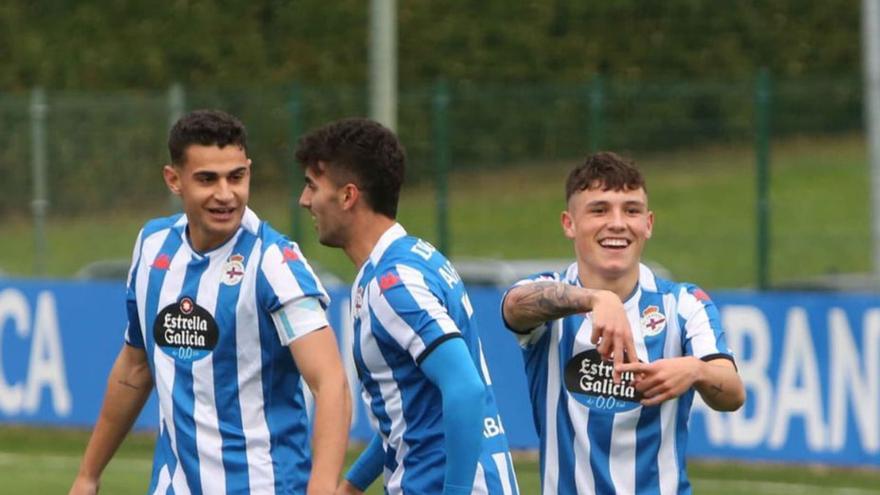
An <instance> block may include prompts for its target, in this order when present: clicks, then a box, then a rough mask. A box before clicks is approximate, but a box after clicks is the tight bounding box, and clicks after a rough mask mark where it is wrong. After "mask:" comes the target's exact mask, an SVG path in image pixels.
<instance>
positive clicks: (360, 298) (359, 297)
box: [354, 287, 364, 315]
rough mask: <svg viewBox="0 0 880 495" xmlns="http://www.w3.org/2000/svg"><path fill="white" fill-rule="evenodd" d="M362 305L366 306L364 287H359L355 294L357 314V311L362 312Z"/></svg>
mask: <svg viewBox="0 0 880 495" xmlns="http://www.w3.org/2000/svg"><path fill="white" fill-rule="evenodd" d="M362 307H364V288H363V287H358V288H357V292H356V293H355V295H354V311H355V315H357V313H360V311H361V308H362Z"/></svg>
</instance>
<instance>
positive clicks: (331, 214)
mask: <svg viewBox="0 0 880 495" xmlns="http://www.w3.org/2000/svg"><path fill="white" fill-rule="evenodd" d="M352 187H354V186H353V185H352V184H346V185H343V186H338V185H336V183H335V182H334V181H333V180H332V179H331V178H330V174H329V173H327V167H326V166H325V165H324V164H323V162H319V163H318V165H315V166H311V167H305V186H304V187H303V191H302V194H301V195H300V197H299V205H300V206H302V207H303V208H305V209H307V210H309V213H311V215H312V220H313V221H314V223H315V230H316V231H317V233H318V242H320V243H321V244H323V245H325V246H329V247H345V245H346V240H347V236H346V231H347V226H346V222H345V220H344V219H345V215H346V202H347V200H348V198H347V197H346V193H348V194H349V195H350V194H351V193H352V191H350V190H347V189H351V188H352Z"/></svg>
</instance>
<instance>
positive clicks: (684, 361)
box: [622, 286, 745, 411]
mask: <svg viewBox="0 0 880 495" xmlns="http://www.w3.org/2000/svg"><path fill="white" fill-rule="evenodd" d="M677 316H678V317H679V318H681V319H683V320H684V322H685V323H684V328H683V329H682V330H683V332H684V335H685V339H686V341H687V345H686V346H685V349H684V351H685V353H686V354H690V355H687V356H682V357H678V358H670V359H659V360H657V361H654V362H652V363H631V364H628V365H625V366H623V367H622V370H623V371H632V372H634V373H635V374H636V389H637V390H639V391H640V392H642V394H643V396H644V400H643V401H642V404H644V405H648V406H653V405H657V404H660V403H662V402H663V401H666V400H670V399H674V398H676V397H678V396H680V395H681V394H683V393H685V392H687V391H688V390H689V389H690V388H691V387H693V388H694V389H696V391H697V392H699V394H700V396H701V397H702V398H703V401H704V402H706V404H707V405H708V406H709V407H711V408H712V409H715V410H718V411H735V410H737V409H739V408H740V406H742V404H743V402H745V388H744V387H743V383H742V380H741V379H740V377H739V374H738V373H737V371H736V366H735V365H734V362H733V356H732V355H731V353H730V351H729V350H728V348H727V344H726V343H725V342H724V331H723V330H722V328H721V318H720V315H719V314H718V308H717V307H716V306H715V303H713V302H712V300H711V299H709V296H708V295H707V294H706V293H705V292H703V290H702V289H699V288H698V287H695V286H687V287H685V288H684V289H682V292H681V293H680V295H679V303H678V315H677Z"/></svg>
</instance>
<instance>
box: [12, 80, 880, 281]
mask: <svg viewBox="0 0 880 495" xmlns="http://www.w3.org/2000/svg"><path fill="white" fill-rule="evenodd" d="M762 81H763V82H762ZM762 92H764V94H766V95H769V97H767V98H764V99H762V98H761V97H760V95H761V94H762ZM861 101H862V99H861V83H860V81H858V80H853V79H823V80H793V81H781V80H780V81H774V80H771V79H769V78H766V79H761V78H760V77H755V78H754V79H751V80H741V81H684V82H683V81H666V82H662V81H658V82H651V83H637V82H623V81H613V80H608V79H604V78H597V79H595V80H592V81H586V82H584V83H582V84H480V83H473V82H454V81H450V82H446V81H439V82H437V83H435V84H432V85H426V86H423V87H414V88H406V89H405V90H403V91H402V92H401V94H400V96H399V118H398V122H399V130H398V133H399V135H400V137H401V140H402V141H403V142H404V143H405V145H406V147H407V152H408V155H409V163H410V169H409V170H408V181H409V182H411V183H415V184H421V185H422V186H424V187H426V188H428V189H430V188H431V187H435V188H436V190H437V192H436V194H435V197H434V198H433V202H434V204H436V205H438V208H440V209H441V210H443V211H441V212H440V213H439V214H438V215H437V216H436V217H434V218H433V219H432V220H426V225H425V226H422V227H421V230H422V231H425V230H432V231H433V232H434V233H435V235H434V238H433V240H434V241H435V242H436V243H437V244H439V245H440V246H441V247H442V248H445V249H447V250H451V251H453V252H455V253H456V254H462V255H468V254H470V253H468V252H467V251H468V250H467V247H466V246H467V245H466V243H465V244H462V243H460V242H458V241H457V240H460V239H461V237H459V235H460V234H459V233H458V232H459V228H458V227H457V225H456V220H455V216H453V217H452V218H451V219H450V216H449V215H447V213H446V211H445V208H446V205H447V204H448V203H447V201H446V196H447V195H448V194H449V192H448V190H447V185H446V181H447V177H446V176H447V174H455V173H456V172H467V173H472V172H474V171H487V170H488V171H491V170H492V169H498V170H502V169H505V168H507V167H511V166H527V167H528V166H532V167H540V166H542V164H548V163H559V162H566V163H569V164H574V163H577V162H578V161H579V160H580V159H581V158H582V157H583V156H584V155H585V154H586V153H587V152H589V151H592V150H597V149H613V150H624V151H626V152H628V153H629V154H632V155H636V156H642V155H650V154H653V153H674V152H677V151H681V150H694V149H701V148H711V147H717V146H732V147H739V148H741V149H746V150H753V152H754V153H755V155H753V156H755V158H754V159H753V160H750V162H751V163H750V167H752V169H751V170H748V171H743V173H748V174H750V175H751V174H755V171H754V168H753V167H754V164H755V163H758V164H760V163H762V159H761V158H762V157H761V156H760V155H761V153H764V154H768V153H771V152H770V151H769V150H772V146H771V147H769V148H768V150H765V151H762V150H761V146H759V145H758V144H757V143H760V142H761V139H764V140H766V141H767V142H769V141H770V139H771V137H772V140H773V142H774V143H775V142H781V141H784V140H785V139H786V138H787V137H791V136H800V135H809V136H829V135H860V133H861V130H862V127H863V125H862V112H861ZM195 108H222V109H224V110H226V111H228V112H230V113H233V114H235V115H237V116H239V117H240V118H241V119H242V120H243V121H244V122H245V123H246V125H247V127H248V130H249V147H250V155H251V156H252V157H253V158H254V163H255V166H254V182H255V184H258V185H259V187H261V188H267V189H273V188H274V189H276V190H279V191H281V194H283V195H288V196H289V195H290V191H296V189H297V183H298V180H299V179H298V177H299V175H300V173H299V171H298V169H296V167H295V166H294V165H295V164H294V162H293V158H292V149H293V146H294V143H295V140H296V138H297V137H298V136H299V135H301V134H302V133H303V132H304V131H306V130H308V129H310V128H313V127H316V126H318V125H321V124H323V123H325V122H327V121H330V120H333V119H337V118H341V117H345V116H352V115H364V114H365V113H366V109H367V101H366V91H365V90H364V89H363V88H354V87H323V86H322V87H311V86H303V85H296V84H291V85H288V86H284V87H249V88H225V89H223V88H179V87H172V88H169V90H167V91H154V92H148V91H138V92H112V93H109V92H101V93H97V92H69V91H52V90H47V91H46V92H45V113H44V114H42V117H41V114H40V111H39V109H37V108H36V107H35V106H34V101H33V95H31V94H3V95H0V126H2V128H3V130H4V132H2V133H0V170H2V176H3V180H2V182H0V192H2V193H0V215H3V217H5V218H12V217H14V218H28V216H29V215H32V214H33V213H34V212H35V209H34V206H33V205H34V200H35V199H38V198H35V197H34V195H35V186H34V177H35V174H34V170H35V163H34V162H35V156H34V155H35V151H34V149H35V146H43V147H44V148H45V149H44V150H43V153H44V155H45V161H46V164H45V165H46V170H47V174H46V177H47V183H46V190H47V195H48V196H47V199H48V205H49V207H48V211H49V215H50V216H51V217H52V218H58V219H63V218H65V217H75V216H91V217H93V218H95V219H100V218H101V217H102V215H104V214H105V213H106V212H108V211H114V210H119V209H123V210H124V209H135V210H136V209H143V208H148V207H151V206H154V205H155V204H157V203H161V202H164V201H167V198H168V193H167V191H166V190H165V188H164V185H163V184H162V181H161V170H160V165H161V164H163V163H165V162H167V151H166V147H165V143H166V139H167V130H168V128H169V126H170V124H171V122H173V121H174V119H175V118H176V117H177V116H179V115H180V114H182V113H183V112H184V111H186V110H190V109H195ZM761 115H766V118H767V119H769V121H768V122H764V123H763V124H764V125H762V123H761V122H760V119H761ZM37 128H41V129H42V132H43V134H44V136H45V137H44V138H43V141H44V144H40V143H37V142H36V141H35V139H36V137H35V129H37ZM761 132H763V133H764V134H765V135H763V136H762V135H760V134H759V133H761ZM763 158H764V159H765V160H764V162H765V163H772V161H771V160H769V156H765V157H763ZM771 171H772V167H771ZM865 173H867V172H865ZM770 177H772V174H771V175H770ZM771 181H772V179H771ZM561 188H562V185H561V184H558V189H559V190H560V191H561ZM755 188H756V190H759V189H760V186H757V185H756V186H755ZM751 193H752V194H757V193H756V192H755V191H752V192H751ZM770 194H771V196H772V194H773V189H772V187H771V189H770ZM294 195H295V193H294ZM755 199H756V198H754V197H752V198H750V199H749V201H750V202H752V203H754V202H755ZM291 203H292V202H291ZM748 206H749V208H750V211H749V212H748V213H744V215H748V216H750V218H754V217H751V215H753V214H754V213H753V210H751V208H752V205H751V204H750V205H748ZM484 207H485V208H486V209H487V210H488V209H492V207H493V206H492V201H491V200H489V198H487V201H486V203H485V206H484ZM451 208H455V205H452V206H451ZM295 211H296V208H294V207H293V206H292V205H291V207H290V208H289V214H290V216H295V215H297V213H296V212H295ZM775 220H777V221H778V220H780V219H775ZM783 220H784V219H783ZM776 223H777V222H771V223H770V232H771V234H770V236H769V237H768V238H767V239H763V240H762V239H761V236H762V234H761V233H760V232H759V231H758V230H759V227H758V225H759V224H760V222H757V221H756V222H755V223H754V225H755V227H754V229H753V233H754V239H753V240H751V241H749V242H748V243H746V244H747V245H746V246H745V248H744V251H748V252H749V253H752V252H753V251H755V249H757V250H758V252H760V250H761V249H764V250H766V251H767V253H768V256H769V259H770V260H771V261H772V260H773V257H774V256H775V254H774V252H773V251H772V249H773V248H772V244H773V243H772V240H773V239H772V238H773V234H772V232H774V230H773V228H774V225H776ZM291 224H292V225H293V226H294V227H293V230H294V232H292V234H293V236H294V237H299V236H301V235H303V234H302V233H301V232H296V229H297V228H298V226H299V225H300V224H301V222H299V221H293V222H291V223H288V225H291ZM281 227H284V226H281ZM829 227H833V226H829ZM865 228H867V227H865ZM282 230H283V229H282ZM416 230H419V228H418V227H417V228H416ZM461 230H462V231H461V235H468V234H467V232H468V231H467V229H461ZM450 237H451V238H452V239H454V240H456V241H455V242H450V241H449V238H450ZM804 241H805V242H809V240H808V239H804ZM716 242H726V241H716ZM752 242H758V243H759V245H758V247H756V248H755V247H753V246H754V244H751V243H752ZM760 243H764V244H765V245H764V247H763V248H762V247H761V245H760ZM502 254H503V253H502ZM535 255H537V256H541V255H542V253H541V252H540V251H539V252H536V253H535ZM545 255H546V256H548V257H553V256H558V255H559V253H558V252H553V253H545ZM779 256H782V257H785V256H787V255H786V254H785V253H781V254H779ZM749 257H750V260H749V261H748V262H744V264H743V266H751V267H753V268H750V269H749V270H751V271H752V273H754V270H755V269H754V267H755V266H756V265H757V264H760V260H759V259H757V258H758V257H757V256H753V255H752V254H750V255H749ZM761 270H764V271H765V272H766V271H768V270H769V271H771V272H772V267H771V268H761ZM7 271H9V270H7ZM747 278H748V279H750V280H751V281H755V280H757V279H760V274H757V275H754V276H751V275H750V276H749V277H747Z"/></svg>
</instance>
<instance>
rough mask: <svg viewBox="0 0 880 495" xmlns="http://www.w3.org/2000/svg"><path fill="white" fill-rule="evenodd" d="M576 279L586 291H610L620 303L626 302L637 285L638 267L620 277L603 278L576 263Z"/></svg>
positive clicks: (583, 265) (582, 264)
mask: <svg viewBox="0 0 880 495" xmlns="http://www.w3.org/2000/svg"><path fill="white" fill-rule="evenodd" d="M578 279H580V281H581V285H583V286H584V287H586V288H588V289H597V290H608V291H611V292H613V293H615V294H617V297H619V298H620V300H621V301H624V302H626V300H627V298H628V297H629V296H630V295H631V294H632V292H633V289H635V287H636V284H637V283H639V265H636V266H635V267H634V268H633V269H631V270H629V271H628V272H626V273H625V274H623V275H622V276H621V275H614V276H603V275H602V274H600V273H593V272H590V271H589V270H588V269H587V267H586V265H585V264H584V263H583V262H582V261H578Z"/></svg>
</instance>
